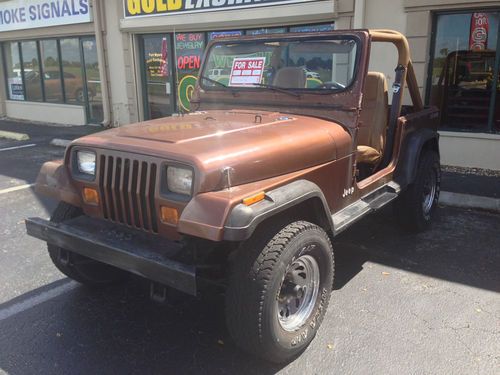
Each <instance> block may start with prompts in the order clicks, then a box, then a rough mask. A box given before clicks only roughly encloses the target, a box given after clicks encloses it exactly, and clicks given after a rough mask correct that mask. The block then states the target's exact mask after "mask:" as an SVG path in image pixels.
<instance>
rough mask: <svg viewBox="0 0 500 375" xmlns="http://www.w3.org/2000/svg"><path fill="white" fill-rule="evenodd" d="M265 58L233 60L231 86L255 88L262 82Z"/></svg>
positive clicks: (238, 58) (239, 58)
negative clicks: (254, 86)
mask: <svg viewBox="0 0 500 375" xmlns="http://www.w3.org/2000/svg"><path fill="white" fill-rule="evenodd" d="M265 63H266V58H265V57H237V58H235V59H234V60H233V67H232V68H231V76H230V77H229V86H240V87H241V86H253V85H255V84H260V83H261V82H262V75H263V74H264V65H265Z"/></svg>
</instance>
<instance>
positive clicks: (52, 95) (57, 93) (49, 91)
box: [40, 39, 64, 103]
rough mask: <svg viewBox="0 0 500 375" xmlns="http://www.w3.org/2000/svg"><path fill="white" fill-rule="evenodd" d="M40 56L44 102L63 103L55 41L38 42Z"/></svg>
mask: <svg viewBox="0 0 500 375" xmlns="http://www.w3.org/2000/svg"><path fill="white" fill-rule="evenodd" d="M40 55H41V58H42V72H43V74H42V77H43V84H44V87H45V100H46V101H47V102H55V103H61V102H63V101H64V98H63V91H62V80H61V71H60V65H59V53H58V50H57V40H55V39H49V40H42V41H41V42H40Z"/></svg>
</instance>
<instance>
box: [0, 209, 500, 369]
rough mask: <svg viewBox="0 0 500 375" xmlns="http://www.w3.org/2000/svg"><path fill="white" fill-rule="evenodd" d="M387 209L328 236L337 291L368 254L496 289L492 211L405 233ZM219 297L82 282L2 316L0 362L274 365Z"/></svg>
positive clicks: (31, 365)
mask: <svg viewBox="0 0 500 375" xmlns="http://www.w3.org/2000/svg"><path fill="white" fill-rule="evenodd" d="M391 217H392V216H391V215H390V214H388V213H387V212H384V213H379V214H376V215H373V216H372V217H370V218H367V219H366V220H364V221H363V222H361V223H359V224H358V225H357V226H356V227H355V228H352V229H351V230H349V231H348V232H346V233H344V234H343V235H342V236H341V237H339V238H338V239H337V240H336V241H335V247H336V249H337V259H336V268H337V283H336V289H337V290H338V291H337V293H339V292H341V291H339V290H341V289H342V288H343V286H344V285H346V284H347V283H348V282H349V281H350V280H351V279H352V278H354V277H356V275H357V274H358V273H359V272H360V271H361V270H362V269H363V265H364V264H365V263H366V262H375V263H380V264H384V265H387V266H390V267H395V268H398V269H405V270H408V271H411V272H415V273H419V274H422V275H427V276H430V277H435V278H439V279H443V280H448V281H451V282H456V283H461V284H465V285H470V286H473V287H477V288H482V289H488V290H492V291H499V287H500V276H499V274H498V269H499V265H500V254H499V252H498V249H499V248H500V246H499V242H500V240H499V238H498V236H497V235H496V231H495V230H497V229H498V223H499V217H498V216H496V215H489V214H487V213H478V212H469V211H464V210H452V209H441V215H440V218H439V219H438V220H437V222H436V223H435V225H434V226H433V228H432V229H431V230H430V231H428V232H426V233H423V234H419V235H408V234H402V233H401V232H400V231H399V230H396V229H395V228H396V227H395V223H394V222H393V221H392V218H391ZM58 283H59V282H58ZM51 287H54V285H51ZM46 288H48V287H44V288H41V289H43V290H46ZM43 290H37V291H34V292H30V293H29V294H27V295H24V296H22V297H19V298H18V299H16V301H14V302H18V301H21V300H23V299H24V300H25V299H27V298H29V297H33V296H34V295H36V294H39V292H41V291H43ZM9 304H10V303H9ZM223 306H224V299H223V295H222V294H221V293H220V292H217V293H209V294H206V295H205V296H204V295H202V296H201V297H199V298H191V297H188V296H177V297H176V298H174V299H172V300H170V301H169V302H168V303H167V304H165V305H157V304H155V303H153V302H150V300H149V297H148V289H147V284H146V282H145V281H144V280H142V279H138V278H132V279H131V280H130V281H129V282H127V284H126V285H122V286H113V287H109V288H107V289H105V290H101V291H90V290H88V289H87V288H85V287H81V286H79V287H77V288H76V289H74V290H71V291H69V292H67V293H66V294H64V295H61V296H59V297H57V298H55V299H53V300H51V301H50V302H46V303H43V304H40V305H37V306H35V307H33V308H31V309H29V310H26V311H24V312H22V313H19V314H18V315H15V316H12V317H10V318H7V319H5V320H3V321H0V333H1V335H0V347H1V350H0V369H1V370H4V371H6V372H7V373H8V374H11V375H17V374H30V373H56V372H57V373H179V374H181V373H182V374H184V373H196V374H214V373H216V374H235V373H241V374H272V373H275V372H276V371H278V370H279V369H280V368H281V367H280V366H274V365H270V364H268V363H265V362H262V361H259V360H257V359H255V358H253V357H250V356H247V355H246V354H245V353H243V352H241V351H240V350H239V349H237V348H236V347H235V346H234V344H233V343H232V341H231V340H230V338H229V337H228V333H227V331H226V328H225V323H224V309H223ZM0 308H2V306H0ZM27 342H30V344H29V348H30V349H27V348H26V344H27ZM33 348H36V349H35V350H34V349H33ZM26 350H29V352H27V351H26ZM33 350H34V351H33Z"/></svg>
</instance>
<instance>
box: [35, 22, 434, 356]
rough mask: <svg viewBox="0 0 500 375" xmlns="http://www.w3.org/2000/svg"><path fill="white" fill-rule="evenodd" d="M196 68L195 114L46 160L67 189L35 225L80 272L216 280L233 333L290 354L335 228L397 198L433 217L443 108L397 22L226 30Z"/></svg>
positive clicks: (309, 335)
mask: <svg viewBox="0 0 500 375" xmlns="http://www.w3.org/2000/svg"><path fill="white" fill-rule="evenodd" d="M379 42H380V43H392V44H394V45H395V47H396V48H397V51H398V55H399V59H398V60H399V61H398V62H397V64H396V63H395V66H396V70H395V76H394V82H393V84H392V88H391V91H392V103H391V105H389V100H388V96H389V93H388V87H387V82H386V78H385V76H384V75H383V74H382V73H378V72H368V66H369V58H370V48H371V46H372V44H373V43H379ZM214 69H220V70H221V71H222V70H223V71H226V72H227V73H228V74H226V75H225V76H224V75H219V76H217V77H215V76H213V75H212V77H209V72H210V71H213V70H214ZM200 72H201V73H200V77H199V82H198V86H197V88H196V90H195V93H194V95H193V98H192V103H191V105H192V112H191V113H189V114H180V115H177V116H172V117H170V118H165V119H158V120H153V121H147V122H142V123H139V124H133V125H129V126H123V127H120V128H117V129H112V130H108V131H104V132H102V133H97V134H94V135H89V136H86V137H83V138H80V139H77V140H76V141H74V142H73V143H72V144H71V145H70V146H69V147H68V149H67V150H66V154H65V158H64V160H63V161H55V162H49V163H46V164H45V165H44V166H43V167H42V170H41V172H40V175H39V177H38V180H37V185H36V187H37V189H38V191H39V192H41V193H43V194H46V195H48V196H51V197H54V198H56V199H57V200H58V201H60V203H59V205H58V207H57V208H56V210H55V211H54V213H53V215H52V217H51V220H50V221H46V220H43V219H40V218H30V219H28V220H27V221H26V227H27V231H28V234H30V235H32V236H34V237H37V238H39V239H42V240H44V241H46V242H47V243H48V250H49V254H50V257H51V258H52V260H53V262H54V264H55V265H56V266H57V268H59V270H61V271H62V272H63V273H64V274H66V275H67V276H69V277H70V278H72V279H74V280H77V281H79V282H81V283H83V284H87V285H91V286H99V285H103V284H107V283H110V282H115V281H117V280H120V279H121V278H122V277H123V275H124V274H125V273H124V272H123V271H128V272H132V273H134V274H137V275H140V276H143V277H145V278H147V279H150V280H151V281H152V283H151V296H152V297H153V298H154V299H157V300H161V299H164V298H165V294H166V292H167V288H174V289H177V290H181V291H184V292H186V293H189V294H192V295H196V293H197V291H198V290H199V288H200V286H202V285H203V284H204V283H206V282H208V283H211V284H216V285H220V286H221V287H223V288H225V295H226V319H227V326H228V330H229V332H230V334H231V336H232V337H233V338H234V340H235V341H236V342H237V343H238V344H239V345H240V346H241V347H243V348H244V349H246V350H248V351H250V352H252V353H254V354H257V355H258V356H260V357H263V358H265V359H267V360H270V361H273V362H284V361H287V360H290V359H291V358H293V357H295V356H296V355H298V354H299V353H300V352H301V351H303V350H304V349H305V348H306V347H307V345H308V344H309V343H310V342H311V340H312V339H313V337H314V336H315V334H316V332H317V330H318V329H319V327H320V325H321V321H322V320H323V317H324V315H325V312H326V310H327V306H328V303H329V300H330V294H331V292H332V284H333V276H334V260H333V255H334V254H333V248H332V243H331V241H332V239H333V237H335V236H336V235H337V234H339V233H340V232H342V231H343V230H344V229H346V228H348V227H349V226H350V225H351V224H353V223H355V222H356V221H358V220H359V219H361V218H362V217H364V216H365V215H367V214H369V213H371V212H373V211H375V210H378V209H380V208H381V207H383V206H385V205H387V204H389V203H390V202H393V201H394V203H395V205H394V206H395V210H396V213H397V215H398V216H399V221H400V222H401V223H402V224H404V226H405V227H407V228H409V229H413V230H422V229H424V228H425V227H426V226H427V225H428V224H429V222H430V220H431V216H432V214H433V212H434V209H435V207H436V204H437V201H438V195H439V185H440V165H439V147H438V134H437V132H436V128H437V122H438V118H439V114H438V111H437V110H436V109H435V108H424V107H423V105H422V100H421V97H420V93H419V90H418V87H417V82H416V79H415V74H414V71H413V67H412V64H411V61H410V55H409V48H408V42H407V40H406V38H405V37H404V36H403V35H401V34H399V33H397V32H393V31H387V30H373V31H368V30H354V31H350V30H349V31H345V30H344V31H340V30H339V31H333V32H322V33H311V34H286V35H261V36H252V37H238V38H231V39H229V38H228V39H224V40H218V41H214V42H212V43H210V45H209V46H208V48H207V52H206V55H205V58H204V63H203V66H202V68H201V71H200ZM406 87H408V91H409V94H410V98H411V101H412V105H410V106H403V104H402V103H403V92H404V91H405V89H406Z"/></svg>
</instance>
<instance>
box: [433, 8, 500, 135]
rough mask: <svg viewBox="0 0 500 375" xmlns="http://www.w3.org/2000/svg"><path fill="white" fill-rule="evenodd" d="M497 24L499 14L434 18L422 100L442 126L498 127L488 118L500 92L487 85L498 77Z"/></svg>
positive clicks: (461, 14) (471, 129)
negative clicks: (437, 111) (438, 112)
mask: <svg viewBox="0 0 500 375" xmlns="http://www.w3.org/2000/svg"><path fill="white" fill-rule="evenodd" d="M498 24H499V13H498V12H468V13H459V14H439V15H437V17H436V23H435V40H434V49H433V51H432V54H433V56H432V63H431V68H430V71H429V76H430V77H429V85H428V86H429V89H428V90H429V92H428V95H427V97H428V101H429V103H430V104H432V105H435V106H437V107H439V108H440V110H441V118H440V121H441V128H444V129H450V130H453V129H456V130H466V131H489V130H494V129H495V127H498V124H497V123H496V121H495V120H494V119H493V118H492V117H493V115H494V114H495V113H496V112H498V108H499V105H500V91H499V88H498V87H493V85H492V83H493V81H494V78H495V77H497V76H498V71H497V70H498V67H495V64H496V61H497V60H496V56H497V42H498V34H499V27H498ZM495 96H496V100H492V97H495Z"/></svg>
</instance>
